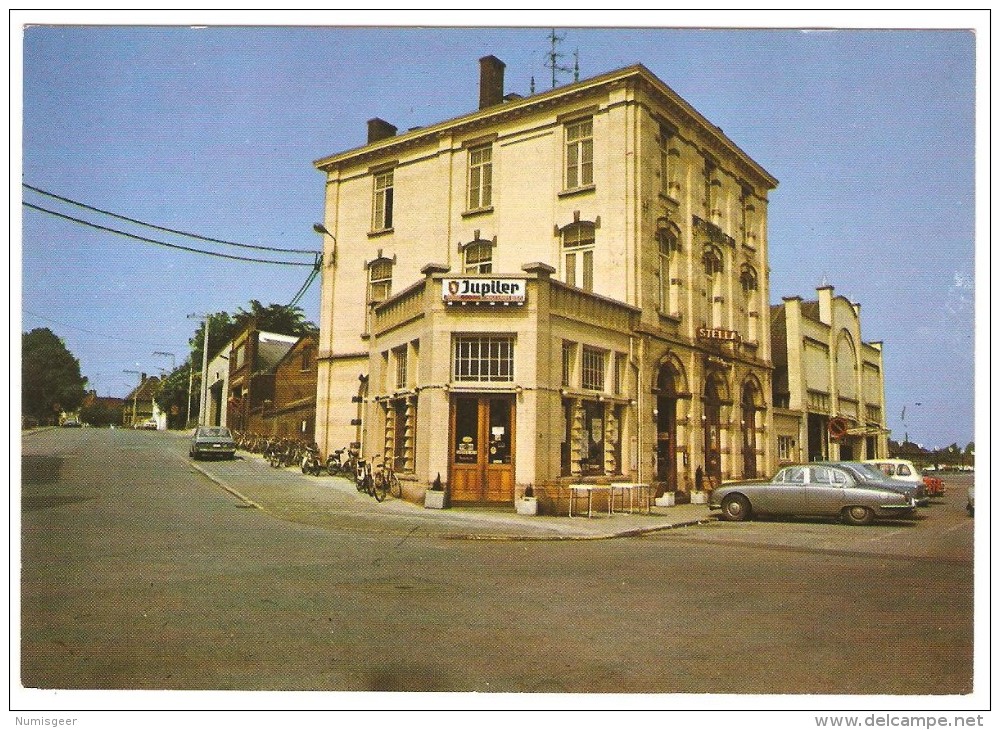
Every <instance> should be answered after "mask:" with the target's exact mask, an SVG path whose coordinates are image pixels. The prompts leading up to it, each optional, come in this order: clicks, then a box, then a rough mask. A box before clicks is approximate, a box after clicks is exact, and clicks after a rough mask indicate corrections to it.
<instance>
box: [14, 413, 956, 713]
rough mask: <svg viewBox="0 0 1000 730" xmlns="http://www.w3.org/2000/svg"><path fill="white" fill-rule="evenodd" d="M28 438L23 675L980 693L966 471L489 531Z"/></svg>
mask: <svg viewBox="0 0 1000 730" xmlns="http://www.w3.org/2000/svg"><path fill="white" fill-rule="evenodd" d="M22 448H23V456H22V468H23V478H22V481H23V484H22V515H21V517H22V525H21V535H22V575H21V632H22V633H21V682H22V684H23V686H25V687H34V688H48V689H53V688H58V689H70V688H89V689H213V690H225V689H246V690H293V689H294V690H351V691H372V690H396V691H454V692H559V693H567V692H588V693H668V694H672V693H684V694H688V693H714V694H717V693H722V694H741V695H742V694H757V693H767V694H772V693H774V694H813V693H829V694H865V695H870V694H889V695H913V694H917V695H937V694H964V693H968V692H970V691H971V689H972V681H973V678H972V656H973V561H972V553H973V539H972V538H973V524H974V520H973V519H971V518H969V517H968V516H967V515H966V514H965V512H964V503H965V502H964V499H965V497H964V488H963V487H960V485H959V479H961V478H960V477H952V478H950V479H948V481H947V483H948V484H949V486H951V489H950V491H949V493H948V494H947V495H946V497H945V499H944V500H943V501H942V502H941V503H939V504H934V505H932V506H931V507H929V508H927V509H926V510H921V516H920V519H918V520H915V521H912V522H894V523H884V524H878V525H875V526H872V527H864V528H857V527H854V528H852V527H846V526H843V525H840V524H837V523H835V522H828V521H766V522H748V523H722V522H719V523H711V524H707V525H703V526H698V527H690V528H683V529H679V530H674V531H670V532H668V533H662V534H656V535H651V536H646V537H642V538H633V539H617V540H605V541H596V542H595V541H588V542H531V541H518V542H475V541H461V540H446V539H441V538H437V537H433V536H423V535H422V534H421V533H419V532H414V533H413V534H411V535H407V534H405V533H404V534H399V532H394V533H392V534H386V533H381V532H378V531H365V530H359V529H358V526H357V525H356V524H351V519H350V515H344V516H343V518H342V520H343V522H342V525H341V526H336V525H334V526H330V527H317V526H310V525H303V524H296V523H293V522H287V521H283V520H280V519H276V518H274V517H272V516H269V515H267V514H264V513H262V512H259V511H257V510H254V509H248V508H246V507H245V505H243V504H242V503H241V502H239V501H238V500H237V499H236V498H234V497H233V496H232V495H230V494H229V493H227V492H225V491H223V490H222V489H220V488H218V487H217V486H216V485H215V484H213V483H212V482H210V481H209V480H208V479H206V478H205V477H204V476H203V475H201V474H199V473H198V472H196V471H195V470H194V469H193V468H192V465H191V463H190V461H189V460H188V458H187V445H186V442H184V441H181V440H179V439H178V438H177V437H176V436H175V435H170V434H162V433H156V432H133V431H122V430H114V431H111V430H97V429H73V430H70V429H65V430H54V431H48V432H44V433H38V434H34V435H31V436H27V437H25V438H23V439H22ZM540 519H541V518H540Z"/></svg>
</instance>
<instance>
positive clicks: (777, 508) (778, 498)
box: [709, 464, 916, 525]
mask: <svg viewBox="0 0 1000 730" xmlns="http://www.w3.org/2000/svg"><path fill="white" fill-rule="evenodd" d="M915 507H916V504H915V503H914V501H913V499H912V498H910V497H908V496H906V495H905V494H903V493H902V492H901V491H898V490H891V489H881V488H878V487H876V486H873V485H872V484H871V483H868V484H866V483H864V482H863V481H862V480H860V479H859V478H858V477H856V476H855V475H854V474H852V473H851V472H850V471H848V470H847V469H843V468H841V467H838V466H832V465H829V464H800V465H793V466H786V467H784V468H783V469H781V470H780V471H779V472H778V473H777V474H775V475H774V478H773V479H770V480H768V481H764V482H761V481H753V482H734V483H732V484H724V485H722V487H720V488H719V489H715V490H713V491H712V495H711V498H710V500H709V509H712V510H722V519H724V520H729V521H733V522H738V521H742V520H745V519H747V518H749V517H750V516H752V515H775V516H778V515H787V516H815V517H836V518H839V519H841V520H843V521H844V522H846V523H848V524H850V525H869V524H871V523H872V522H874V521H875V519H876V518H889V519H892V518H898V517H906V516H909V515H911V514H912V513H913V510H914V508H915Z"/></svg>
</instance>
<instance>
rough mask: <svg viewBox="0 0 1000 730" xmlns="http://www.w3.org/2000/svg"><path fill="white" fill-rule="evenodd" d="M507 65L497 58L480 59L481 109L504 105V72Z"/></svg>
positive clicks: (486, 57) (485, 57)
mask: <svg viewBox="0 0 1000 730" xmlns="http://www.w3.org/2000/svg"><path fill="white" fill-rule="evenodd" d="M506 67H507V65H506V64H505V63H504V62H503V61H501V60H500V59H499V58H497V57H496V56H484V57H483V58H480V59H479V108H480V109H485V108H486V107H488V106H493V105H494V104H501V103H503V70H504V69H505V68H506Z"/></svg>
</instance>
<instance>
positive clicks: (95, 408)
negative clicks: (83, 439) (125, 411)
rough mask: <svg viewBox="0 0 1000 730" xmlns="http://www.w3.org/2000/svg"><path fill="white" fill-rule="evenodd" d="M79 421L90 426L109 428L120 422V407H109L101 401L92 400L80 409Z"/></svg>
mask: <svg viewBox="0 0 1000 730" xmlns="http://www.w3.org/2000/svg"><path fill="white" fill-rule="evenodd" d="M80 420H81V421H83V422H84V423H89V424H90V425H91V426H110V425H111V424H112V423H121V422H122V407H121V406H110V405H108V404H107V403H105V402H104V401H102V400H99V399H96V398H95V399H94V401H93V402H92V403H90V404H89V405H85V406H84V407H83V408H81V409H80Z"/></svg>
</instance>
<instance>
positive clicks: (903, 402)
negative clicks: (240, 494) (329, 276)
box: [11, 12, 982, 447]
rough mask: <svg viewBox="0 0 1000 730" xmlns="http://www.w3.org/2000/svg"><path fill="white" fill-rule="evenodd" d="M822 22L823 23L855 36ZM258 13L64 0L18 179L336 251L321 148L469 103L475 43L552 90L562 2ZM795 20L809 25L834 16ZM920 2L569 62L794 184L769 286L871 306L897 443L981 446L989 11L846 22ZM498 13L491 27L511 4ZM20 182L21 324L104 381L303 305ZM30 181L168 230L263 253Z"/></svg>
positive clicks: (250, 267) (102, 389)
mask: <svg viewBox="0 0 1000 730" xmlns="http://www.w3.org/2000/svg"><path fill="white" fill-rule="evenodd" d="M830 15H831V14H829V13H828V14H827V15H826V16H822V17H819V18H817V20H825V21H826V22H825V23H822V24H823V25H827V26H832V27H837V26H840V25H841V24H840V23H838V22H836V21H837V20H838V19H839V18H838V16H837V15H836V13H834V14H833V17H832V18H831V17H830ZM29 17H30V16H29ZM149 17H153V16H149ZM242 17H243V16H241V15H239V14H237V15H230V16H227V15H226V14H225V13H214V14H212V15H211V16H209V17H208V18H207V19H205V20H202V18H201V17H200V16H198V14H194V13H188V14H187V15H182V16H181V18H183V19H184V20H183V22H185V23H186V22H191V23H197V22H203V23H204V24H205V25H207V26H208V27H203V28H189V27H168V26H141V25H134V24H135V23H138V22H143V21H142V17H138V18H137V17H136V14H135V13H133V14H130V15H128V16H125V17H124V19H121V20H118V19H116V17H115V15H114V14H110V16H109V17H107V18H106V19H105V21H104V22H107V23H115V22H121V23H123V25H117V26H115V25H106V26H60V25H52V23H59V22H70V23H72V22H92V21H90V20H89V19H79V16H73V15H72V14H60V15H47V16H44V17H43V20H44V22H46V23H49V25H39V26H34V27H27V28H25V30H24V31H23V33H22V36H21V38H22V40H23V114H22V120H23V149H22V155H23V159H22V163H23V177H22V180H21V181H20V182H23V183H26V184H28V185H31V186H33V187H35V188H40V189H42V190H45V191H48V192H51V193H55V194H57V195H61V196H64V197H67V198H71V199H73V200H77V201H81V202H84V203H87V204H88V205H91V206H95V207H97V208H102V209H105V210H109V211H113V212H116V213H119V214H121V215H125V216H128V217H131V218H135V219H139V220H142V221H148V222H151V223H155V224H157V225H160V226H164V227H168V228H176V229H181V230H184V231H189V232H194V233H198V234H201V235H204V236H208V237H212V238H218V239H223V240H227V241H234V242H239V243H244V244H252V245H261V246H270V247H278V248H295V249H318V248H319V247H320V244H321V241H320V240H319V237H318V236H317V235H316V234H315V233H314V232H313V231H312V224H313V223H315V222H317V221H320V220H322V210H323V177H322V175H320V173H318V172H317V171H316V170H315V169H314V168H313V166H312V161H313V160H315V159H318V158H321V157H324V156H327V155H330V154H333V153H335V152H339V151H342V150H345V149H350V148H354V147H357V146H360V145H362V144H364V141H365V133H366V132H365V124H366V121H367V120H368V119H370V118H372V117H381V118H383V119H386V120H388V121H390V122H392V123H393V124H395V125H396V126H397V127H398V128H399V129H400V130H405V129H407V128H409V127H414V126H420V125H427V124H431V123H434V122H437V121H441V120H443V119H447V118H451V117H455V116H459V115H461V114H464V113H467V112H470V111H474V110H475V108H476V106H477V103H478V73H479V72H478V59H479V58H480V57H481V56H484V55H488V54H493V55H496V56H497V57H499V58H500V59H502V60H503V61H504V62H505V63H506V64H507V69H506V90H507V91H508V92H519V93H522V94H527V93H528V92H529V87H530V83H531V78H532V77H534V79H535V84H536V90H538V91H542V90H545V89H547V88H549V87H550V86H551V77H550V72H549V70H548V69H547V68H545V66H544V63H545V57H546V54H547V52H548V50H549V45H548V40H547V36H548V33H549V30H550V28H549V25H548V23H549V22H551V19H550V18H549V17H548V16H537V19H538V21H540V22H538V24H537V27H517V28H512V27H482V26H481V25H480V24H479V23H476V22H474V21H475V20H476V18H475V16H473V17H471V18H470V17H468V16H463V17H462V20H463V23H462V24H463V25H467V26H468V27H461V28H451V27H427V26H424V27H415V25H416V24H414V27H395V28H389V27H337V26H336V24H337V23H338V22H339V21H338V18H339V17H340V16H338V15H337V14H326V15H320V16H315V17H314V16H300V17H296V18H295V19H294V21H290V20H289V19H288V17H287V14H286V16H282V17H280V18H279V17H275V18H273V19H272V20H271V21H270V22H271V23H287V22H310V23H315V25H311V26H310V27H287V26H286V27H277V26H274V25H268V23H267V20H268V18H267V16H265V18H264V21H263V22H264V25H262V26H258V27H232V24H233V23H238V22H245V21H244V20H243V19H242ZM402 17H404V18H405V17H412V16H402ZM503 17H504V16H501V20H500V22H503V21H502V19H503ZM584 17H586V16H584ZM638 17H639V16H635V18H638ZM641 17H642V20H641V22H642V23H643V24H644V25H648V24H649V23H650V22H656V16H651V15H649V14H642V16H641ZM675 17H676V16H671V15H669V14H664V15H663V16H662V22H663V24H664V25H667V24H673V23H675V22H676V20H675ZM768 17H774V16H768ZM795 17H797V18H801V20H802V22H801V23H800V24H799V25H800V27H807V26H814V27H815V25H819V23H817V24H814V23H811V22H809V21H810V17H809V16H808V14H805V15H802V14H800V15H799V16H795ZM919 18H920V15H919V14H916V15H914V14H913V13H912V12H908V13H888V17H886V14H885V13H882V14H879V15H878V16H877V18H875V17H873V18H865V20H869V19H870V20H873V21H875V20H877V21H879V22H873V23H865V22H863V21H861V22H860V23H859V21H858V19H857V18H853V19H852V17H851V16H850V14H844V16H843V20H844V21H845V22H844V23H843V26H845V28H844V29H838V30H808V31H807V30H799V29H794V28H784V29H750V28H747V27H742V28H733V29H729V30H721V29H711V26H720V25H722V24H723V23H729V22H730V20H729V19H728V16H726V15H719V14H715V15H712V14H709V15H708V16H707V17H704V18H701V19H700V22H698V23H697V25H698V26H699V27H697V28H694V27H692V28H666V27H663V28H653V27H643V28H627V29H626V28H609V27H576V28H565V27H563V28H557V32H558V33H559V34H560V35H561V36H562V37H563V38H564V40H563V42H562V43H561V45H560V47H559V50H560V51H561V52H563V53H565V54H566V56H565V57H564V58H563V59H562V60H563V63H566V64H567V65H570V66H571V65H572V63H573V57H572V54H573V52H574V51H576V50H579V63H580V75H581V78H585V77H588V76H594V75H597V74H600V73H604V72H606V71H610V70H613V69H617V68H621V67H624V66H628V65H631V64H633V63H642V64H644V65H645V66H646V67H648V68H649V69H650V70H651V71H652V72H653V73H655V74H656V75H657V76H659V77H660V78H661V79H662V80H663V81H664V82H665V83H666V84H668V85H669V86H670V87H672V88H673V89H674V90H675V91H677V92H678V93H679V94H680V95H681V96H683V97H684V98H685V99H686V100H687V101H688V102H690V103H691V104H692V105H693V106H694V107H695V108H696V109H698V110H699V111H700V112H701V113H702V114H704V115H705V116H706V117H707V118H708V119H709V120H710V121H712V122H713V123H714V124H716V125H718V126H719V127H721V128H722V129H723V130H724V131H725V133H726V135H727V136H729V137H730V138H731V139H732V140H734V141H735V142H736V143H737V144H738V145H739V146H740V147H741V148H742V149H744V150H745V151H746V152H747V153H748V154H749V155H750V156H751V157H753V158H754V159H755V160H757V161H758V162H759V163H760V164H762V165H763V166H764V167H765V168H766V169H767V170H768V171H769V172H770V173H771V174H773V175H774V176H775V177H777V178H778V180H779V181H780V184H779V186H778V188H777V189H776V190H774V191H773V193H772V195H771V203H770V206H769V241H770V266H771V280H770V283H771V292H770V295H771V301H772V302H780V300H781V297H783V296H791V295H798V296H802V297H805V298H812V297H814V296H815V289H816V287H817V286H819V285H821V284H822V283H823V282H827V283H829V284H832V285H833V286H835V287H836V291H837V293H838V294H842V295H844V296H846V297H848V298H849V299H851V300H852V301H856V302H860V304H861V307H862V335H863V337H864V339H866V340H869V341H870V340H881V341H883V342H884V343H885V364H886V398H887V410H888V414H887V415H888V421H889V427H890V428H891V429H892V430H893V438H895V439H901V438H902V437H903V435H904V433H908V434H909V436H910V439H911V440H913V441H917V442H918V443H922V444H924V445H925V446H929V447H935V446H946V445H948V444H950V443H952V442H957V443H959V444H960V445H962V446H964V445H965V444H966V443H967V442H969V441H972V440H973V439H974V417H973V411H974V384H973V383H974V380H973V379H974V364H975V358H974V323H975V322H974V308H973V299H974V293H975V292H974V274H975V267H974V264H975V262H974V258H975V244H974V240H975V238H974V237H975V215H974V213H975V210H974V205H975V178H974V167H975V166H974V162H975V146H974V139H975V124H976V120H975V116H974V110H975V97H976V85H975V84H976V78H975V71H976V52H977V48H976V34H975V33H974V32H972V31H970V30H968V29H967V28H968V27H971V26H972V25H973V23H969V22H966V23H965V27H966V29H963V28H962V27H961V26H962V20H963V17H962V15H961V14H960V13H959V14H944V15H941V14H937V15H932V17H931V18H930V19H928V20H926V21H925V23H924V24H931V25H937V26H938V27H939V28H940V27H941V26H944V25H951V26H952V27H951V28H949V29H939V30H891V29H889V28H888V27H883V28H879V29H870V30H861V29H846V26H847V25H849V24H853V25H857V24H861V25H876V24H880V25H885V26H904V25H905V26H909V27H911V28H912V27H913V26H914V23H915V21H916V20H919ZM21 20H22V22H27V18H24V19H21ZM489 20H490V22H491V23H493V24H497V23H498V19H497V16H496V15H495V14H494V15H492V16H489ZM965 20H966V21H968V18H965ZM980 20H981V17H980ZM433 21H434V24H436V25H440V23H441V22H442V21H444V22H447V16H434V18H433ZM831 21H833V22H831ZM847 21H850V23H848V22H847ZM158 22H175V20H173V19H167V20H164V19H163V18H162V16H160V19H159V21H158ZM373 22H382V20H381V19H380V20H378V21H373ZM517 22H518V23H533V21H532V16H531V14H530V13H528V14H527V16H525V15H524V14H521V15H519V16H517ZM608 22H609V20H608V18H607V16H603V20H602V22H600V23H599V24H600V25H603V26H606V25H607V24H608ZM610 22H619V21H617V20H616V19H614V18H612V19H611V21H610ZM621 22H630V19H629V13H623V18H622V21H621ZM124 23H131V24H132V25H124ZM227 24H228V27H226V26H227ZM533 25H534V23H533ZM323 26H325V27H323ZM13 32H14V33H15V35H16V31H13ZM980 42H982V40H980ZM570 81H572V74H562V75H561V76H560V78H559V82H560V83H568V82H570ZM12 88H13V91H12V96H14V97H16V92H17V89H16V85H15V86H13V87H12ZM12 175H13V173H12ZM17 184H18V181H14V182H13V185H12V192H11V194H12V215H14V216H16V215H19V214H20V215H21V216H22V219H21V234H22V241H21V257H22V260H21V264H22V281H21V289H22V291H21V294H22V307H21V317H22V321H21V323H20V325H21V330H22V331H27V330H30V329H33V328H35V327H49V328H50V329H52V330H53V331H54V332H55V333H56V334H57V335H59V336H60V337H62V338H63V339H64V340H65V341H66V344H67V346H68V347H69V349H70V351H71V352H73V353H74V355H76V356H77V357H78V358H79V359H80V361H81V367H82V370H83V373H84V375H86V376H87V377H88V378H89V379H90V381H91V384H92V386H94V387H96V388H97V390H98V392H99V393H100V394H101V395H119V396H121V395H124V394H125V393H126V392H128V390H130V388H131V387H133V386H134V384H135V378H136V376H134V375H131V374H128V373H125V372H123V371H125V370H138V371H144V372H148V373H150V374H156V373H157V372H159V368H169V367H170V366H171V360H172V358H171V357H169V356H164V355H154V354H153V353H154V352H156V351H160V352H170V353H173V354H174V356H175V357H174V358H173V359H174V360H176V362H177V363H180V362H182V361H183V360H184V359H185V357H186V356H187V352H188V344H187V343H188V338H189V337H190V336H191V334H192V332H193V331H194V329H195V328H196V326H197V322H195V321H194V320H191V319H188V317H187V315H188V314H191V313H197V312H210V311H220V310H225V311H229V312H234V311H235V310H236V309H237V308H238V307H240V306H245V305H246V304H247V302H248V301H249V300H250V299H258V300H260V301H262V302H263V303H265V304H269V303H272V302H274V303H282V304H284V303H287V302H288V301H290V300H291V298H292V297H293V296H294V295H295V293H296V292H297V291H298V289H299V287H300V286H301V285H302V284H303V282H304V281H305V279H306V276H307V275H308V273H309V269H308V267H305V266H301V267H291V266H276V265H263V264H257V263H243V262H235V261H229V260H225V259H220V258H210V257H207V256H201V255H196V254H191V253H187V252H183V251H179V250H176V249H167V248H163V247H159V246H154V245H150V244H145V243H141V242H138V241H134V240H131V239H127V238H123V237H120V236H116V235H113V234H110V233H107V232H102V231H98V230H95V229H93V228H87V227H84V226H81V225H78V224H75V223H72V222H69V221H66V220H63V219H59V218H56V217H54V216H51V215H48V214H45V213H41V212H38V211H36V210H33V209H28V208H23V207H21V206H19V205H18V203H19V202H20V200H18V197H17V194H16V192H15V191H16V190H17V187H16V186H17ZM22 193H23V200H24V201H26V202H30V203H32V204H35V205H41V206H43V207H48V208H50V209H54V210H57V211H58V212H63V213H67V214H70V215H74V216H78V217H81V218H86V219H87V220H91V221H93V222H98V223H100V224H102V225H107V226H110V227H113V228H122V229H124V230H129V231H134V232H138V233H142V234H143V235H146V236H148V237H150V238H155V239H158V240H164V241H168V242H175V243H181V244H184V245H197V246H199V247H201V248H204V249H207V250H213V251H218V252H225V253H228V254H233V255H243V256H246V255H250V256H257V255H259V254H260V252H256V253H255V252H250V251H246V250H237V249H233V248H231V247H223V246H219V245H214V244H208V243H204V242H202V243H198V242H193V241H190V240H183V239H180V238H177V237H171V236H169V234H166V233H157V232H155V231H150V230H145V231H142V230H140V229H137V228H135V227H134V226H129V224H126V223H123V222H121V221H114V220H112V219H108V218H106V217H101V216H97V215H96V214H92V213H89V214H88V213H87V212H86V211H83V210H81V209H79V208H74V207H72V206H67V205H66V204H64V203H62V204H60V203H59V201H54V200H52V199H51V198H47V197H45V196H40V195H38V194H37V193H33V192H31V191H27V190H23V189H22ZM15 221H16V218H15ZM13 228H14V230H15V232H16V230H17V224H16V223H15V224H14V226H13ZM270 256H271V257H272V258H279V259H283V260H298V261H309V260H310V259H309V257H308V256H306V257H303V256H289V255H281V254H270ZM318 303H319V286H318V283H316V284H314V285H313V286H312V288H311V289H310V290H309V291H308V293H307V294H306V296H305V298H304V299H303V300H302V302H301V306H302V307H303V308H304V310H305V311H306V314H307V316H308V317H309V318H310V319H312V320H313V321H314V322H317V323H318V321H319V312H318ZM16 310H17V307H12V312H16ZM15 316H16V315H15ZM918 403H919V404H920V405H917V404H918ZM904 407H905V408H906V420H905V423H904V422H903V420H902V419H901V416H902V412H903V408H904Z"/></svg>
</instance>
